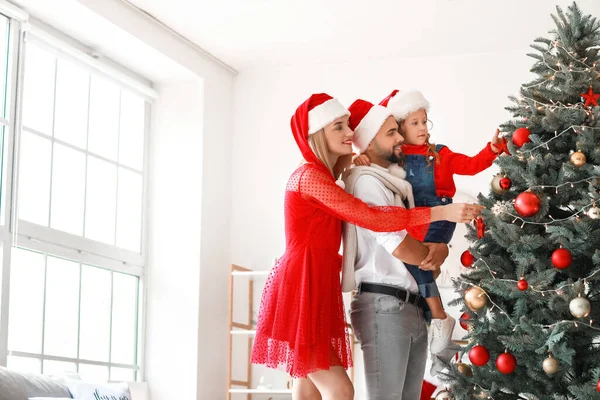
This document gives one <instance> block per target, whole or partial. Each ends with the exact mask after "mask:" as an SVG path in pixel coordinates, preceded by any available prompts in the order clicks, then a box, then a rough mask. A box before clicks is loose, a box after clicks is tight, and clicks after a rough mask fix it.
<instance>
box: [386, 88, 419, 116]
mask: <svg viewBox="0 0 600 400" xmlns="http://www.w3.org/2000/svg"><path fill="white" fill-rule="evenodd" d="M387 108H388V109H389V110H390V111H391V113H392V114H393V115H394V118H396V120H400V119H406V117H407V116H408V114H410V113H413V112H415V111H418V110H420V109H424V110H425V111H426V112H429V102H428V101H427V99H426V98H425V96H423V93H421V92H419V91H418V90H403V91H400V92H398V93H396V95H395V96H394V97H392V98H391V99H390V101H389V102H388V105H387Z"/></svg>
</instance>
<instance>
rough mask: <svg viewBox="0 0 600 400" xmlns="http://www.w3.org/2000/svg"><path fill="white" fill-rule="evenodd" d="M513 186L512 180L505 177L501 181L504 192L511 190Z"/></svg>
mask: <svg viewBox="0 0 600 400" xmlns="http://www.w3.org/2000/svg"><path fill="white" fill-rule="evenodd" d="M511 186H512V181H511V180H510V178H507V177H504V178H502V179H500V187H501V188H502V189H504V190H508V189H510V187H511Z"/></svg>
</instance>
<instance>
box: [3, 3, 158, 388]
mask: <svg viewBox="0 0 600 400" xmlns="http://www.w3.org/2000/svg"><path fill="white" fill-rule="evenodd" d="M54 44H55V43H54V42H52V41H48V40H47V38H46V37H44V36H41V37H40V36H36V35H35V33H34V34H32V33H29V34H28V36H27V39H26V40H25V39H24V35H23V34H22V24H21V22H20V21H18V20H15V19H12V18H8V17H4V16H1V15H0V107H1V109H0V129H1V130H0V146H1V149H2V151H1V152H0V156H1V157H2V163H1V164H0V165H1V168H2V170H1V171H0V172H1V174H0V177H1V181H2V192H1V196H0V210H1V213H2V214H1V216H2V218H1V221H0V240H1V247H0V249H1V251H0V255H1V256H0V262H1V265H0V266H1V267H2V268H0V271H2V273H0V289H1V290H0V296H1V297H0V365H8V366H9V367H10V368H14V369H19V370H24V371H30V372H36V373H45V374H61V373H64V372H78V373H79V375H80V376H81V377H82V378H83V379H89V380H95V381H98V380H104V381H105V380H115V381H122V380H127V381H132V380H136V379H140V378H141V376H140V348H141V337H142V335H141V329H140V327H141V326H142V319H141V317H140V316H141V315H142V314H143V313H142V312H141V310H142V304H143V301H142V299H143V298H144V293H143V287H144V285H143V279H144V278H143V271H144V267H145V255H146V254H145V246H144V237H145V234H144V229H145V227H144V224H143V221H144V219H145V218H144V215H145V212H146V211H145V207H144V205H145V203H146V201H145V193H146V190H145V185H146V168H145V163H146V159H147V154H146V153H147V152H146V150H145V149H146V136H147V131H148V123H147V121H148V120H149V109H150V101H151V98H149V97H148V94H147V93H148V92H147V91H144V90H139V87H136V86H135V85H132V84H130V82H131V81H130V80H129V81H128V80H125V79H120V78H119V76H120V75H119V73H118V72H115V73H114V75H112V74H111V70H110V69H107V68H100V67H99V66H98V64H94V62H93V60H91V59H90V60H87V59H86V58H85V57H77V56H74V55H73V54H74V53H73V52H71V51H70V50H71V48H68V49H67V50H69V51H65V47H64V46H67V47H68V46H69V45H66V44H61V46H58V47H57V46H55V45H54ZM128 77H131V73H129V75H128ZM141 81H143V79H142V78H140V82H141ZM5 142H6V143H5ZM7 193H9V194H11V195H10V197H7Z"/></svg>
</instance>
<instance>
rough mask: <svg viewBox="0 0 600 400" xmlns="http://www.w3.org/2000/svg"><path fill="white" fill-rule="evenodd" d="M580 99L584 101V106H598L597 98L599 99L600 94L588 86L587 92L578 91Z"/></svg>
mask: <svg viewBox="0 0 600 400" xmlns="http://www.w3.org/2000/svg"><path fill="white" fill-rule="evenodd" d="M580 96H581V97H582V100H583V101H585V104H584V105H583V106H584V107H589V106H594V107H596V106H598V99H600V94H597V93H594V88H592V87H591V86H590V88H589V89H588V91H587V93H580Z"/></svg>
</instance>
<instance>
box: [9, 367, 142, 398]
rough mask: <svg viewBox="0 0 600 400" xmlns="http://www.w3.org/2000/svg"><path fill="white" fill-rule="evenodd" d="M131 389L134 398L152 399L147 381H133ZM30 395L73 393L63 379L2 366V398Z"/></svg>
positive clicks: (44, 395)
mask: <svg viewBox="0 0 600 400" xmlns="http://www.w3.org/2000/svg"><path fill="white" fill-rule="evenodd" d="M129 390H130V391H131V397H132V400H150V397H149V396H148V385H147V384H146V383H142V382H132V383H130V384H129ZM30 397H58V398H60V397H62V398H65V397H66V398H70V397H71V394H70V393H69V389H67V385H66V384H65V383H64V382H62V381H61V380H58V379H53V378H49V377H46V376H43V375H36V374H26V373H21V372H16V371H12V370H9V369H7V368H4V367H0V400H28V399H29V398H30Z"/></svg>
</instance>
